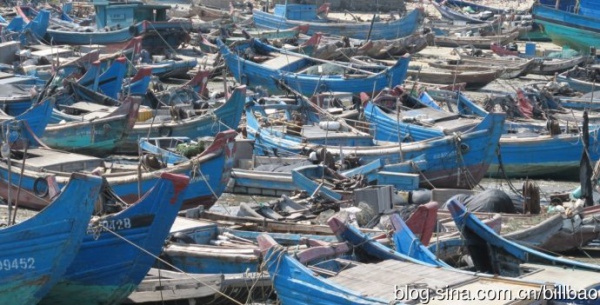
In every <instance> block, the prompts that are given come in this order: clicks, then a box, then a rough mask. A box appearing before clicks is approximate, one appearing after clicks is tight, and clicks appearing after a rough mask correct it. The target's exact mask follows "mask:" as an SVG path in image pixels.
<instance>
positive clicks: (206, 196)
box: [0, 130, 237, 209]
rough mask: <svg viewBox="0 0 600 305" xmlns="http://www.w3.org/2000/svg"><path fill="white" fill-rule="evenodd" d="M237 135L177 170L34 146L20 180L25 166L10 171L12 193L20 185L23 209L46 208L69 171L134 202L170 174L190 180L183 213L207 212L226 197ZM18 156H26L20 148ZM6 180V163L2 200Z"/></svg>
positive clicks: (218, 140)
mask: <svg viewBox="0 0 600 305" xmlns="http://www.w3.org/2000/svg"><path fill="white" fill-rule="evenodd" d="M21 132H22V133H23V132H24V131H23V130H21ZM236 135H237V133H236V132H235V131H233V130H227V131H224V132H221V133H218V134H217V135H216V136H215V137H214V138H211V139H207V141H208V140H212V143H211V144H210V145H208V144H206V145H205V147H206V149H205V150H204V151H202V152H201V153H200V154H199V155H196V156H194V157H193V158H190V160H189V161H188V162H184V163H180V164H177V165H174V166H166V165H165V164H161V163H160V161H159V160H157V159H156V158H154V157H153V156H143V157H142V158H141V159H142V161H141V162H142V163H141V166H140V160H139V158H138V157H135V158H131V159H129V160H128V159H113V160H103V159H100V158H97V157H92V156H87V155H80V154H75V153H68V152H64V151H59V150H53V149H50V148H43V147H42V148H37V147H36V148H32V147H30V148H29V149H28V152H27V154H26V159H25V164H26V165H27V166H26V168H27V169H26V170H24V174H23V177H22V179H21V181H19V177H20V168H21V165H20V164H19V165H13V166H11V172H12V174H11V177H12V179H11V181H12V192H13V194H17V192H16V190H17V185H18V184H17V183H18V182H20V185H21V191H20V193H19V198H18V200H19V205H21V206H24V207H28V208H31V209H42V208H44V207H45V206H46V205H48V203H49V202H50V199H51V198H52V196H54V194H55V193H56V192H57V190H59V189H60V187H62V186H64V185H65V184H66V183H67V181H68V177H69V174H70V173H71V172H73V171H81V172H93V173H95V174H97V175H102V176H104V177H106V180H107V182H108V184H109V185H110V186H111V187H112V189H113V192H114V193H115V194H116V195H117V196H119V197H120V198H121V199H123V200H124V201H126V202H128V203H133V202H136V201H137V200H138V199H139V198H140V197H142V195H143V194H144V193H145V192H147V191H148V190H150V189H151V188H152V187H153V186H154V185H155V184H156V181H157V180H158V177H159V176H160V174H161V173H163V172H168V173H172V174H183V175H187V176H189V177H190V178H191V182H190V187H189V188H187V190H186V191H185V192H184V193H183V195H182V196H183V200H184V203H183V204H184V206H185V208H189V207H195V206H199V205H204V206H205V207H207V208H208V207H210V206H212V204H213V203H214V202H215V201H216V200H217V198H218V197H219V196H220V195H221V194H222V193H223V191H224V189H225V186H226V184H227V181H228V180H229V176H230V172H231V168H232V166H233V154H234V152H235V148H234V141H235V136H236ZM32 143H33V142H32ZM16 153H20V154H23V153H24V152H23V151H22V149H20V150H18V151H17V152H16ZM13 163H14V162H13ZM8 175H9V171H8V166H7V164H6V163H5V162H2V163H0V179H3V180H2V181H0V184H1V185H2V187H0V196H7V193H8V187H9V185H8V183H7V180H8V179H7V177H8ZM53 177H54V178H53ZM4 198H7V197H4Z"/></svg>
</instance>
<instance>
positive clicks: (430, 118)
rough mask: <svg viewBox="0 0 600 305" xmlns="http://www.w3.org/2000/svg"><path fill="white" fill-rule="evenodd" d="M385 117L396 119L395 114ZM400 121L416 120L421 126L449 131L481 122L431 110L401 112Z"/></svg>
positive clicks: (421, 109)
mask: <svg viewBox="0 0 600 305" xmlns="http://www.w3.org/2000/svg"><path fill="white" fill-rule="evenodd" d="M387 115H388V116H389V117H390V118H392V119H394V120H395V119H396V114H393V113H388V114H387ZM400 119H401V120H405V121H413V120H416V121H418V122H421V123H422V124H423V125H435V126H438V127H440V128H442V129H445V130H450V131H460V130H466V129H469V128H470V127H473V126H475V125H477V124H478V123H480V122H481V120H478V119H470V118H463V117H460V115H458V114H453V113H449V112H446V111H438V110H435V109H433V108H420V109H415V110H407V111H402V112H401V113H400Z"/></svg>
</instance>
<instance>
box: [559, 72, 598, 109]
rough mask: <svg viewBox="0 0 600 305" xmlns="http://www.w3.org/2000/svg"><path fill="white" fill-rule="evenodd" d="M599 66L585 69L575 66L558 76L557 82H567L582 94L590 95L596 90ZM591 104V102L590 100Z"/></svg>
mask: <svg viewBox="0 0 600 305" xmlns="http://www.w3.org/2000/svg"><path fill="white" fill-rule="evenodd" d="M598 68H600V67H598V66H596V65H591V66H588V67H585V68H582V67H579V66H574V67H573V68H571V69H569V70H567V71H564V72H563V73H560V74H558V75H557V76H556V81H558V82H566V83H567V84H569V87H571V88H573V89H575V90H577V91H579V92H582V93H589V92H593V91H595V90H596V88H595V87H596V78H597V77H598ZM588 102H589V100H588Z"/></svg>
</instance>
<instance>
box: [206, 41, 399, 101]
mask: <svg viewBox="0 0 600 305" xmlns="http://www.w3.org/2000/svg"><path fill="white" fill-rule="evenodd" d="M217 45H218V46H219V50H220V52H221V54H222V56H223V58H224V59H225V63H226V64H227V67H228V69H229V71H230V72H231V73H232V74H233V76H234V77H235V79H236V80H237V81H238V82H239V83H241V84H245V85H248V86H249V87H251V88H256V87H258V86H260V87H261V88H264V89H267V90H268V91H269V92H270V93H271V94H277V93H281V94H285V93H286V91H285V90H283V89H282V88H281V85H279V83H284V84H285V85H286V86H289V87H290V88H292V89H294V90H296V91H298V92H300V93H301V94H304V95H307V96H312V95H313V94H315V93H319V92H325V91H333V92H352V93H360V92H373V91H379V90H381V89H383V88H384V87H393V86H395V85H398V84H400V83H402V82H403V81H404V78H405V77H406V70H407V68H408V63H409V61H410V58H409V57H408V56H403V57H401V58H400V59H398V61H397V62H396V63H395V64H394V65H393V66H390V67H384V66H379V67H375V68H376V72H372V71H366V70H361V69H360V68H356V67H353V66H352V65H351V64H338V63H333V62H328V61H322V60H317V59H314V58H311V57H309V56H306V55H303V54H299V53H294V52H290V51H286V50H283V49H277V48H275V47H272V46H270V45H267V44H264V43H262V42H261V41H259V40H257V39H251V40H249V41H248V42H247V43H244V44H240V45H238V46H236V48H235V49H234V50H232V49H230V48H228V47H227V46H226V45H225V44H223V43H222V42H221V41H220V40H217ZM244 50H249V51H250V50H253V51H251V52H254V54H257V56H254V57H253V58H255V60H261V62H260V63H258V62H254V61H252V60H249V59H244V58H242V57H240V56H239V55H237V54H238V52H244ZM239 54H242V53H239ZM321 63H326V64H327V65H326V66H315V64H321ZM328 70H329V72H327V71H328ZM323 71H325V72H323ZM332 71H333V72H332ZM342 74H343V75H342Z"/></svg>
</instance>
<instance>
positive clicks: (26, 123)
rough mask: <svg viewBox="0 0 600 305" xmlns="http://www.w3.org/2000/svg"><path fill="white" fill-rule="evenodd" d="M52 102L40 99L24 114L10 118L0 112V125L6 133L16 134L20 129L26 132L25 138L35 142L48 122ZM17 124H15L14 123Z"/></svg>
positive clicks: (52, 105)
mask: <svg viewBox="0 0 600 305" xmlns="http://www.w3.org/2000/svg"><path fill="white" fill-rule="evenodd" d="M53 107H54V101H53V100H52V99H42V100H41V101H40V102H37V101H36V103H35V104H33V105H32V106H31V107H30V108H29V109H27V110H26V111H25V112H23V113H21V114H19V115H17V116H11V115H8V114H6V113H3V112H2V111H0V125H2V128H4V129H5V130H6V131H7V132H8V133H11V132H13V131H14V132H15V133H18V132H20V131H21V129H22V128H23V129H26V130H27V135H26V138H28V139H29V141H31V142H35V138H38V137H41V136H42V135H43V134H44V131H45V130H46V127H47V126H48V123H49V122H50V117H51V115H52V109H53ZM15 122H17V123H15Z"/></svg>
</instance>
